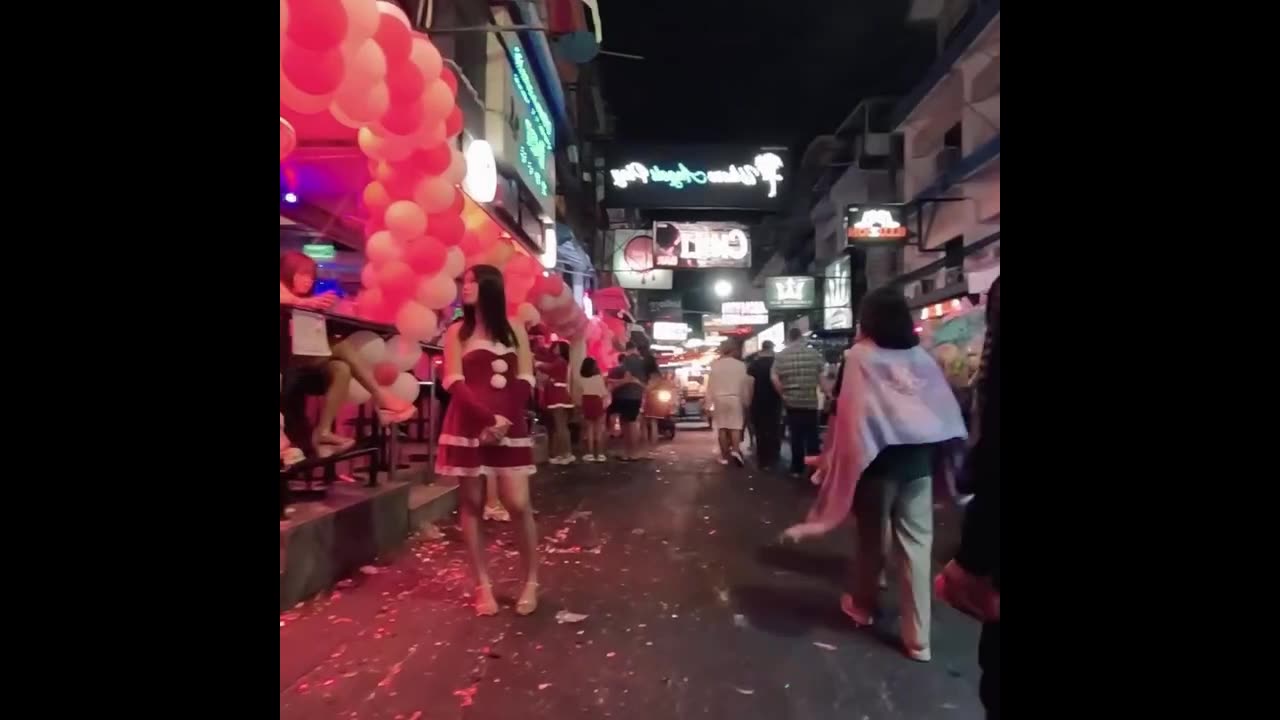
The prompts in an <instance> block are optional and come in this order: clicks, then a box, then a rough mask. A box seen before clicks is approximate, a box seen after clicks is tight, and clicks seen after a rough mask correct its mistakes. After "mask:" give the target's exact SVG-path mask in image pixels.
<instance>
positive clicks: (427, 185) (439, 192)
mask: <svg viewBox="0 0 1280 720" xmlns="http://www.w3.org/2000/svg"><path fill="white" fill-rule="evenodd" d="M456 192H457V190H456V189H455V188H454V187H453V183H451V182H449V181H448V180H445V179H444V178H440V177H425V178H423V179H421V180H419V181H418V184H417V186H416V187H415V188H414V190H413V199H414V201H415V202H417V203H418V206H419V207H421V208H422V209H423V210H425V211H426V212H428V213H437V212H441V211H442V210H445V209H446V208H448V207H449V206H450V205H452V204H453V196H454V194H455V193H456Z"/></svg>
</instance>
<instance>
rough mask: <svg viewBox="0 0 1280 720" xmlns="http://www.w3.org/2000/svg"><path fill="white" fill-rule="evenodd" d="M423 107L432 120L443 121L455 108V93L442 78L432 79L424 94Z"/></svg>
mask: <svg viewBox="0 0 1280 720" xmlns="http://www.w3.org/2000/svg"><path fill="white" fill-rule="evenodd" d="M422 102H423V109H424V110H425V111H426V115H427V117H428V118H430V119H431V120H436V121H440V122H443V121H444V119H445V118H446V117H448V116H449V111H450V110H452V109H453V93H451V92H449V86H448V85H445V84H444V82H443V81H441V80H435V81H432V83H431V84H430V85H428V86H427V89H426V92H424V93H423V94H422Z"/></svg>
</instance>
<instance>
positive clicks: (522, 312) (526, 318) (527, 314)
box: [516, 303, 542, 325]
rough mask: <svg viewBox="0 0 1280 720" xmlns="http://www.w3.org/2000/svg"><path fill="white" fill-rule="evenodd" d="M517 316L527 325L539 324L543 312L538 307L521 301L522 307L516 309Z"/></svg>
mask: <svg viewBox="0 0 1280 720" xmlns="http://www.w3.org/2000/svg"><path fill="white" fill-rule="evenodd" d="M516 317H518V318H520V321H521V322H523V323H524V324H525V325H537V324H538V323H539V322H541V321H542V314H541V313H539V312H538V309H537V308H535V307H534V306H532V305H530V304H529V303H520V307H519V309H518V310H516Z"/></svg>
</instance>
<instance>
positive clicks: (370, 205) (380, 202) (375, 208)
mask: <svg viewBox="0 0 1280 720" xmlns="http://www.w3.org/2000/svg"><path fill="white" fill-rule="evenodd" d="M360 199H361V200H362V201H363V202H364V207H365V210H368V211H369V214H370V215H386V212H387V206H388V205H390V204H391V195H390V194H388V193H387V189H386V188H385V187H383V186H382V183H380V182H377V181H376V180H375V181H374V182H371V183H369V184H368V185H365V186H364V192H363V193H361V196H360Z"/></svg>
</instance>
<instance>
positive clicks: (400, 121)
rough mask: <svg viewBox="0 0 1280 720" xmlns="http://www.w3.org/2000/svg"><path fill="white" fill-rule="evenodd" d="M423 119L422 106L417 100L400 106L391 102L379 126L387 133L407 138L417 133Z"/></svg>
mask: <svg viewBox="0 0 1280 720" xmlns="http://www.w3.org/2000/svg"><path fill="white" fill-rule="evenodd" d="M423 119H424V114H423V106H422V104H421V103H419V102H418V101H417V100H414V101H412V102H405V103H400V104H396V103H394V102H393V103H391V107H390V108H388V109H387V112H386V113H385V114H384V115H383V116H382V121H381V125H382V127H383V128H384V129H385V130H386V131H387V132H389V133H392V134H395V135H405V136H408V135H412V134H413V133H415V132H417V131H418V129H419V128H420V127H421V125H422V123H423Z"/></svg>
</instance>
